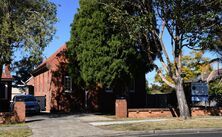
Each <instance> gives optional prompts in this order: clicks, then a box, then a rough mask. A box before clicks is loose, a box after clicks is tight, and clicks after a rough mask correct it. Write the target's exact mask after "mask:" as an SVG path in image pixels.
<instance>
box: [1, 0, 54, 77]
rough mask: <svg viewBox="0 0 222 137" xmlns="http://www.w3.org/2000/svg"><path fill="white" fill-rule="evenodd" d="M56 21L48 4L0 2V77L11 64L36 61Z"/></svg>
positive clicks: (40, 1)
mask: <svg viewBox="0 0 222 137" xmlns="http://www.w3.org/2000/svg"><path fill="white" fill-rule="evenodd" d="M56 21H57V19H56V5H55V4H54V3H52V2H49V1H48V0H38V1H36V0H1V1H0V28H1V31H0V47H1V49H0V52H1V54H0V76H1V74H2V69H3V65H4V64H7V63H11V62H12V60H19V59H21V58H22V57H23V56H24V57H27V56H29V57H30V61H35V59H36V58H37V59H38V57H40V56H41V54H42V52H43V50H44V48H45V47H46V45H47V44H48V43H49V42H50V41H51V40H52V36H53V34H54V33H55V28H54V24H55V22H56ZM16 52H17V54H15V53H16Z"/></svg>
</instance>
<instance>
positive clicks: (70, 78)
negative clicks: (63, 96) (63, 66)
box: [63, 75, 73, 93]
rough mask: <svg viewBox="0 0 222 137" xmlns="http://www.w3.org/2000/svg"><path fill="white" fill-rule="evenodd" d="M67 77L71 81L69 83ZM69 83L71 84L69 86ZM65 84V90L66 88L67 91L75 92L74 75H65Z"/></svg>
mask: <svg viewBox="0 0 222 137" xmlns="http://www.w3.org/2000/svg"><path fill="white" fill-rule="evenodd" d="M67 79H69V83H67V82H68V80H67ZM67 85H69V87H68V86H67ZM63 86H64V90H65V92H66V93H71V92H73V90H72V77H71V76H68V75H66V76H64V83H63Z"/></svg>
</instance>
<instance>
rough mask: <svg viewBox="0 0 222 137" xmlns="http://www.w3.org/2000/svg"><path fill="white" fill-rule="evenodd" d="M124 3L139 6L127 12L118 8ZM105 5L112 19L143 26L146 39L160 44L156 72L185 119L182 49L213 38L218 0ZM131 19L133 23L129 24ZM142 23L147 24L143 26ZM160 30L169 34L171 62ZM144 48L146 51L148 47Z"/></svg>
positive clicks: (205, 46) (202, 44) (201, 46)
mask: <svg viewBox="0 0 222 137" xmlns="http://www.w3.org/2000/svg"><path fill="white" fill-rule="evenodd" d="M128 5H131V6H133V8H134V9H136V8H138V9H140V10H138V12H137V13H135V14H130V12H128V10H125V9H124V8H122V7H128ZM147 5H148V6H147ZM107 7H110V8H113V9H114V10H113V12H112V13H111V14H112V15H113V21H115V19H116V18H117V19H120V21H119V22H121V23H122V25H126V26H129V24H130V25H131V26H134V25H136V26H137V28H142V29H144V30H147V31H146V32H147V33H145V36H146V37H147V40H148V41H149V40H150V38H152V39H154V40H155V46H156V48H159V47H161V50H162V53H163V54H158V57H159V60H160V62H161V64H162V66H161V67H160V66H158V65H157V66H156V69H157V72H158V74H159V75H160V77H161V78H162V80H163V81H164V82H165V83H166V84H167V85H169V86H170V87H172V88H174V89H175V90H176V94H177V101H178V107H179V110H180V116H181V117H183V118H185V119H186V118H188V117H190V112H189V108H188V105H187V102H186V98H185V94H184V88H183V77H182V62H181V59H182V56H183V50H184V49H185V48H189V49H191V50H200V49H209V48H210V46H209V45H208V44H207V43H209V42H210V41H211V40H212V39H214V38H215V31H216V30H221V8H222V6H221V1H217V0H215V1H201V0H189V1H183V0H177V1H173V0H155V1H152V0H147V1H139V0H135V1H127V0H123V1H119V0H113V1H111V4H109V5H108V6H107ZM143 13H146V15H144V16H142V17H140V16H138V15H140V14H143ZM148 15H149V16H148ZM144 18H150V19H152V20H154V21H156V23H153V22H152V21H150V22H147V23H146V24H139V23H138V20H143V19H144ZM153 18H154V19H153ZM123 19H124V20H123ZM129 22H130V23H129ZM132 22H135V23H133V24H131V23H132ZM156 24H158V26H159V29H156ZM145 25H146V26H147V27H144V26H145ZM128 31H129V33H131V34H133V32H135V31H132V30H130V29H129V30H128ZM164 31H167V32H168V33H169V35H170V40H171V45H168V46H171V47H172V55H173V61H172V62H173V63H171V60H170V57H169V54H168V53H167V50H166V48H168V47H166V44H165V43H164V42H163V36H164ZM147 50H148V51H149V50H150V49H147ZM161 50H159V51H161ZM161 68H163V69H161ZM164 73H169V76H170V78H171V79H172V80H173V82H171V81H168V80H167V79H166V77H164Z"/></svg>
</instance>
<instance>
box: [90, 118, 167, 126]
mask: <svg viewBox="0 0 222 137" xmlns="http://www.w3.org/2000/svg"><path fill="white" fill-rule="evenodd" d="M166 120H167V119H145V120H128V121H107V122H91V123H89V124H90V125H93V126H106V125H119V124H132V123H142V122H160V121H166Z"/></svg>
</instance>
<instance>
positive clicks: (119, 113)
mask: <svg viewBox="0 0 222 137" xmlns="http://www.w3.org/2000/svg"><path fill="white" fill-rule="evenodd" d="M116 117H117V118H126V117H127V101H126V99H117V100H116Z"/></svg>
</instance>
